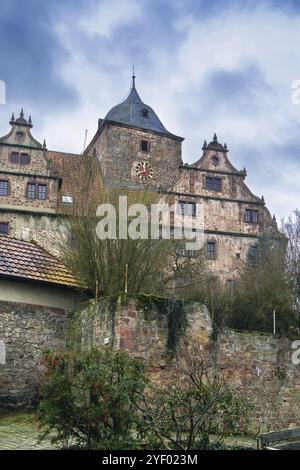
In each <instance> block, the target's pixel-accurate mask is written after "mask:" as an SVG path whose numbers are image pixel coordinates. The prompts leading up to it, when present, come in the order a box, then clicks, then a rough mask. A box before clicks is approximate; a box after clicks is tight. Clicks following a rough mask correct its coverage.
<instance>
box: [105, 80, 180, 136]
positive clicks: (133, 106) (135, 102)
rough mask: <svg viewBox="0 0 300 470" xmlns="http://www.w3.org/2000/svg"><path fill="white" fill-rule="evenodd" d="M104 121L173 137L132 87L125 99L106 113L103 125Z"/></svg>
mask: <svg viewBox="0 0 300 470" xmlns="http://www.w3.org/2000/svg"><path fill="white" fill-rule="evenodd" d="M143 111H146V112H147V117H145V116H143ZM105 121H113V122H119V123H121V124H127V125H129V126H134V127H139V128H141V129H147V130H150V131H155V132H160V133H162V134H167V135H169V136H173V134H171V133H170V132H169V131H167V129H166V128H165V127H164V126H163V124H162V122H161V121H160V119H159V118H158V116H157V114H156V113H155V112H154V111H153V109H152V108H151V107H150V106H148V105H147V104H145V103H143V102H142V100H141V98H140V96H139V94H138V92H137V90H136V88H135V86H134V85H133V87H132V88H131V90H130V93H129V95H128V96H127V98H126V99H125V100H124V101H123V102H122V103H120V104H117V105H116V106H114V107H113V108H112V109H111V110H110V111H109V112H108V113H107V115H106V116H105V118H104V121H103V124H104V123H105Z"/></svg>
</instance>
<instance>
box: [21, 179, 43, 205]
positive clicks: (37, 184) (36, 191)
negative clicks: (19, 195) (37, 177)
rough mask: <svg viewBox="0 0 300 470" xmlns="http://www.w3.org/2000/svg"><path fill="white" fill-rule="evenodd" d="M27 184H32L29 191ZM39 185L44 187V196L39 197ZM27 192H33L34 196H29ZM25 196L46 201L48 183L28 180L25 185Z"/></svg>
mask: <svg viewBox="0 0 300 470" xmlns="http://www.w3.org/2000/svg"><path fill="white" fill-rule="evenodd" d="M29 186H34V190H33V189H32V190H31V191H29ZM41 186H43V187H45V198H40V197H39V195H40V187H41ZM29 194H34V197H31V196H29ZM26 198H27V199H30V200H33V199H37V200H38V201H46V200H47V199H48V185H47V184H46V183H39V182H36V181H28V182H27V186H26Z"/></svg>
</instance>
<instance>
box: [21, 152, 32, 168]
mask: <svg viewBox="0 0 300 470" xmlns="http://www.w3.org/2000/svg"><path fill="white" fill-rule="evenodd" d="M24 157H27V161H22V158H23V159H24ZM19 163H20V165H29V163H30V155H29V153H26V152H20V154H19Z"/></svg>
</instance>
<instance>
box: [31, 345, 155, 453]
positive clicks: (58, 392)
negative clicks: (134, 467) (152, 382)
mask: <svg viewBox="0 0 300 470" xmlns="http://www.w3.org/2000/svg"><path fill="white" fill-rule="evenodd" d="M44 365H45V367H46V370H45V374H44V379H43V384H42V400H41V402H40V405H39V412H38V416H39V420H40V423H41V426H42V429H43V431H44V436H45V435H46V434H48V433H50V432H53V431H54V433H53V435H54V438H53V441H55V442H59V443H60V444H62V445H63V446H65V447H70V446H71V447H76V448H87V449H91V448H98V449H99V448H100V449H132V448H136V447H137V446H139V441H138V438H137V437H134V436H135V435H136V436H137V433H136V432H134V431H137V430H138V428H139V421H140V416H139V415H138V413H137V408H136V406H135V404H136V402H137V401H139V400H140V396H141V395H142V394H143V391H144V387H145V385H146V383H147V380H146V376H145V373H144V366H143V364H142V363H141V362H140V361H137V360H134V359H130V358H129V357H128V356H127V355H126V354H125V353H122V352H117V353H112V352H111V351H108V350H92V351H91V352H87V353H80V354H72V353H65V354H57V353H51V352H47V353H45V354H44Z"/></svg>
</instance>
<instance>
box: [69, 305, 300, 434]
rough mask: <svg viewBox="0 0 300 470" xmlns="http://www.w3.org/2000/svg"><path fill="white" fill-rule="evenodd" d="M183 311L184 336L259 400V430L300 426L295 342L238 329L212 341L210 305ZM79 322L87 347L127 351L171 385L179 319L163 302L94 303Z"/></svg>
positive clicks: (154, 377)
mask: <svg viewBox="0 0 300 470" xmlns="http://www.w3.org/2000/svg"><path fill="white" fill-rule="evenodd" d="M183 311H184V315H185V318H186V320H187V325H186V328H185V329H184V332H185V335H189V336H190V337H192V339H193V341H196V342H197V344H199V345H200V349H202V350H203V354H208V355H209V356H210V359H211V360H212V361H213V362H214V364H215V367H216V369H218V370H219V371H220V372H221V373H222V374H224V376H225V377H226V378H227V379H228V380H230V381H231V382H233V383H235V384H237V385H239V386H242V387H243V389H244V390H247V393H248V394H249V398H250V399H251V400H252V401H254V403H255V410H254V415H255V418H256V420H255V426H256V430H258V429H259V426H261V429H269V428H279V427H281V426H288V425H289V424H296V425H300V365H299V366H297V365H293V363H292V358H291V356H292V353H293V352H294V350H293V348H292V341H291V340H288V339H282V338H278V337H274V336H273V335H271V334H260V333H257V332H239V331H233V330H227V331H225V332H223V333H220V334H219V335H218V336H217V339H212V331H213V330H212V322H211V319H210V316H209V312H208V310H207V309H206V307H204V306H201V305H199V304H191V305H188V306H185V307H184V309H183ZM170 315H171V316H170ZM75 318H76V328H74V330H76V331H77V340H78V339H79V340H80V341H81V346H83V347H84V348H89V347H91V346H92V345H101V346H104V347H112V348H113V349H116V350H117V349H122V350H125V351H127V352H128V353H129V354H131V355H133V356H134V357H136V358H140V359H143V360H145V361H146V362H147V365H148V370H149V372H150V374H151V378H152V380H154V381H158V382H167V381H168V380H169V379H170V377H171V376H172V368H173V365H174V361H176V360H177V359H178V358H176V355H175V356H174V354H173V351H170V347H169V346H170V345H169V335H170V321H175V320H176V319H175V318H172V310H171V311H170V310H168V309H167V308H166V306H165V305H164V304H163V303H157V302H152V301H150V300H149V299H148V301H147V300H146V299H145V298H144V299H138V300H134V299H127V300H126V301H124V299H123V300H122V299H121V298H119V299H118V300H110V301H103V302H100V303H98V304H97V303H95V302H93V301H91V302H89V303H87V304H86V305H85V306H84V308H82V309H81V310H80V311H79V312H77V314H76V316H75ZM81 335H82V336H81ZM183 337H184V336H181V337H180V338H181V340H180V341H182V338H183ZM73 338H74V337H73ZM77 344H78V343H77Z"/></svg>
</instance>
